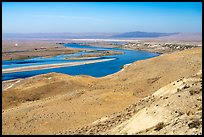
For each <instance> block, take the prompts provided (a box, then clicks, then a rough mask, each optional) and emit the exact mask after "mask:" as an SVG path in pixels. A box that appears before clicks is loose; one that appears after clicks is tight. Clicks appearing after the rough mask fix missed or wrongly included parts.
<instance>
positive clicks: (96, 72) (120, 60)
mask: <svg viewBox="0 0 204 137" xmlns="http://www.w3.org/2000/svg"><path fill="white" fill-rule="evenodd" d="M64 46H66V47H71V48H81V49H84V50H87V49H89V50H96V51H105V50H113V51H119V52H123V53H124V54H119V55H109V56H103V57H98V58H97V59H109V58H115V60H111V61H106V62H99V63H93V64H85V65H79V66H69V67H60V68H51V69H43V70H33V71H24V72H12V73H3V74H2V81H4V80H11V79H16V78H26V77H31V76H34V75H39V74H45V73H49V72H58V73H64V74H69V75H81V74H82V75H90V76H94V77H103V76H106V75H109V74H113V73H115V72H117V71H119V70H120V69H121V66H123V65H125V64H129V63H132V62H135V61H137V60H144V59H148V58H152V57H156V56H159V54H157V53H150V52H145V51H138V50H125V49H119V48H103V47H94V46H89V45H80V44H65V45H64ZM87 53H88V54H93V53H89V52H86V51H82V52H78V53H75V54H64V55H58V56H55V57H51V58H43V57H37V58H31V59H25V60H6V61H2V69H6V68H16V67H22V66H34V65H42V64H55V63H67V62H77V61H86V60H96V59H85V60H81V59H79V60H69V59H68V58H69V57H74V56H79V55H83V54H87Z"/></svg>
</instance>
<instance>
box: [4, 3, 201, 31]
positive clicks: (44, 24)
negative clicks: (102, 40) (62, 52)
mask: <svg viewBox="0 0 204 137" xmlns="http://www.w3.org/2000/svg"><path fill="white" fill-rule="evenodd" d="M2 29H3V33H55V32H59V33H61V32H72V33H80V32H130V31H146V32H201V31H202V3H201V2H180V3H179V2H3V3H2Z"/></svg>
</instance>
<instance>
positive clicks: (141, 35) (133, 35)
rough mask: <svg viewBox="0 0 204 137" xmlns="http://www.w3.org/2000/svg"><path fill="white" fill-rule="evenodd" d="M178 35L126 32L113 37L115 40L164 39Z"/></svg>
mask: <svg viewBox="0 0 204 137" xmlns="http://www.w3.org/2000/svg"><path fill="white" fill-rule="evenodd" d="M175 34H178V33H157V32H141V31H135V32H126V33H121V34H116V35H113V36H112V37H113V38H153V37H162V36H170V35H175Z"/></svg>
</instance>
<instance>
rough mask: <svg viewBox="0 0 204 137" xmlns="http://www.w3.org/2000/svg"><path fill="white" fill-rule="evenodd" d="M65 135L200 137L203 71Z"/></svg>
mask: <svg viewBox="0 0 204 137" xmlns="http://www.w3.org/2000/svg"><path fill="white" fill-rule="evenodd" d="M65 133H66V134H114V135H115V134H128V135H133V134H157V135H158V134H163V135H165V134H169V135H170V134H187V135H195V134H200V135H201V134H202V71H199V72H198V73H197V74H196V75H193V76H191V77H188V78H181V79H178V80H177V81H174V82H172V83H170V84H168V85H166V86H164V87H162V88H160V89H159V90H157V91H156V92H155V93H153V94H152V95H150V96H148V97H145V98H143V99H141V100H140V101H139V102H137V103H135V104H132V105H130V106H129V107H127V108H126V109H125V110H123V111H121V112H119V113H116V114H112V115H109V116H106V117H102V118H100V119H98V120H96V121H94V122H93V123H92V124H90V125H88V126H85V127H82V128H80V129H77V130H76V131H75V132H71V133H69V132H65Z"/></svg>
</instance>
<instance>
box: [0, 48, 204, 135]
mask: <svg viewBox="0 0 204 137" xmlns="http://www.w3.org/2000/svg"><path fill="white" fill-rule="evenodd" d="M101 69H103V68H101ZM200 70H202V48H194V49H188V50H183V51H179V52H174V53H169V54H163V55H161V56H159V57H155V58H151V59H147V60H141V61H137V62H134V63H132V64H130V65H126V66H125V67H124V68H123V69H122V70H121V71H119V72H117V73H115V74H112V75H109V76H106V77H103V78H94V77H90V76H69V75H65V74H57V73H50V74H44V75H38V76H34V77H30V78H26V79H18V80H13V81H7V82H3V86H2V88H3V93H2V103H3V105H2V106H3V109H2V132H3V134H69V133H70V134H72V133H75V131H76V130H77V129H80V128H81V127H85V126H87V125H90V124H91V123H93V122H94V121H96V120H98V119H100V118H102V117H105V116H108V115H111V114H117V113H118V112H121V111H123V110H124V109H125V108H127V107H128V106H129V105H131V104H134V103H137V102H138V101H140V100H141V99H143V98H145V97H148V96H151V95H152V94H153V93H155V92H156V91H157V90H159V89H161V88H162V87H164V86H168V84H171V83H172V82H175V81H177V80H178V79H182V80H184V79H185V78H189V77H191V76H193V75H196V74H197V73H198V72H199V71H200ZM201 79H202V78H201ZM164 88H165V87H164ZM157 93H159V94H160V92H156V93H155V94H157ZM182 93H183V92H182ZM172 94H173V93H172ZM179 94H180V93H179ZM198 94H200V93H198ZM177 95H178V94H177V93H175V94H173V95H172V98H176V96H177ZM155 96H156V98H160V96H161V95H158V94H157V95H155ZM180 96H181V97H182V96H183V95H182V94H180ZM185 96H187V94H185ZM189 96H190V95H189ZM196 96H197V94H196ZM191 97H192V98H193V96H191ZM169 98H171V97H170V96H169ZM182 98H183V97H182ZM183 99H185V98H183ZM196 99H197V98H196ZM184 102H185V101H184ZM158 103H159V99H158ZM179 103H181V102H179ZM179 103H178V104H179ZM149 105H150V106H149ZM155 105H157V104H154V103H152V104H148V105H147V104H144V107H147V109H148V110H149V113H150V112H151V113H153V108H152V107H156V106H155ZM191 105H193V104H191ZM198 108H200V107H199V106H198ZM138 110H141V108H138ZM141 111H143V110H141ZM141 113H144V112H141ZM159 113H162V112H160V111H158V113H156V114H157V115H159ZM173 116H174V115H172V117H173ZM141 118H142V117H141ZM168 120H171V118H170V119H168ZM133 121H134V120H133ZM162 121H163V119H162ZM162 121H159V122H162ZM128 123H129V122H127V123H126V124H124V126H122V128H120V127H118V128H119V129H123V128H125V127H126V125H127V126H128V125H129V124H128ZM130 123H131V122H130ZM154 124H156V122H155V123H154ZM154 124H152V125H151V126H153V125H154ZM164 124H166V122H165V121H164ZM130 125H131V124H130ZM118 126H119V125H118ZM151 126H150V127H151ZM115 128H116V129H115V130H113V131H112V130H111V131H110V132H109V131H108V133H110V134H120V133H121V134H129V133H130V132H129V131H127V132H126V130H125V132H121V131H122V130H118V128H117V127H115ZM114 131H117V132H114ZM137 131H138V130H134V132H132V131H131V133H132V134H134V133H137ZM148 131H149V132H148ZM148 131H147V132H141V133H144V134H145V133H147V134H149V133H150V131H151V129H150V130H148ZM161 131H162V130H161ZM98 132H99V131H98ZM104 133H106V132H104ZM196 133H197V132H196Z"/></svg>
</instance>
